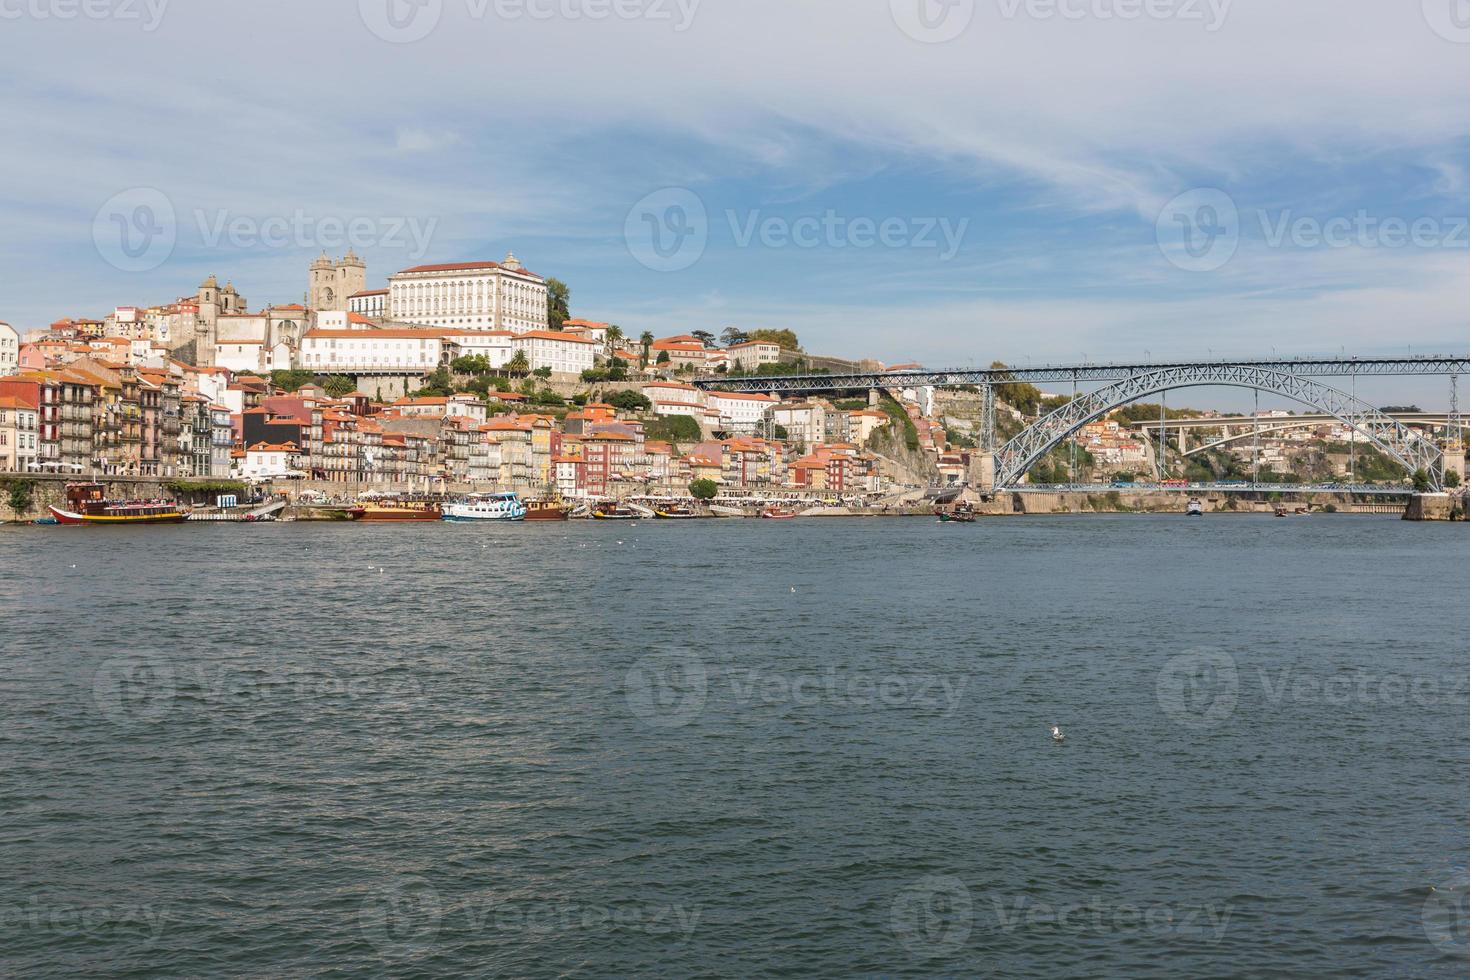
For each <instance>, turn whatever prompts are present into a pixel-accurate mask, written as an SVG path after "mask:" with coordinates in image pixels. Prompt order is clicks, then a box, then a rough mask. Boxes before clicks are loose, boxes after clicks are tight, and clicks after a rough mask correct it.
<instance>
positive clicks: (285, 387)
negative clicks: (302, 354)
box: [271, 371, 314, 392]
mask: <svg viewBox="0 0 1470 980" xmlns="http://www.w3.org/2000/svg"><path fill="white" fill-rule="evenodd" d="M313 377H314V375H313V374H312V373H311V372H310V371H272V372H271V384H273V385H275V386H276V387H277V388H279V389H280V390H282V391H286V392H296V391H300V390H301V389H302V388H303V387H305V386H306V385H309V384H311V382H312V379H313Z"/></svg>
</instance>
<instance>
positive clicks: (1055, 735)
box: [1051, 725, 1067, 743]
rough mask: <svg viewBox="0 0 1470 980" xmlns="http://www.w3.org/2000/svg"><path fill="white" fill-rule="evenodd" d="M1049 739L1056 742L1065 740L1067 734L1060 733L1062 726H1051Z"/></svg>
mask: <svg viewBox="0 0 1470 980" xmlns="http://www.w3.org/2000/svg"><path fill="white" fill-rule="evenodd" d="M1051 740H1052V741H1053V742H1058V743H1060V742H1065V741H1066V740H1067V736H1066V735H1063V734H1062V728H1061V726H1060V725H1053V726H1051Z"/></svg>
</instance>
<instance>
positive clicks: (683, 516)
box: [653, 504, 699, 521]
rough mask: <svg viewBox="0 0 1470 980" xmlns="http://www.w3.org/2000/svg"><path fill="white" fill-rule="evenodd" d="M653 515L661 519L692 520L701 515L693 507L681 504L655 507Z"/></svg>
mask: <svg viewBox="0 0 1470 980" xmlns="http://www.w3.org/2000/svg"><path fill="white" fill-rule="evenodd" d="M653 516H654V517H656V518H658V519H659V520H661V521H692V520H694V519H696V518H697V517H699V514H698V513H696V512H695V510H694V508H693V507H690V506H688V505H687V504H680V505H679V506H677V507H662V508H655V509H654V512H653Z"/></svg>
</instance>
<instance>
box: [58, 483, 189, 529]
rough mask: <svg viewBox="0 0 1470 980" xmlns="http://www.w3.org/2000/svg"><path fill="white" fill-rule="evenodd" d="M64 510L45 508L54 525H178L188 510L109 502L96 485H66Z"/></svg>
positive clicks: (161, 503) (168, 504)
mask: <svg viewBox="0 0 1470 980" xmlns="http://www.w3.org/2000/svg"><path fill="white" fill-rule="evenodd" d="M66 504H67V506H66V507H65V508H61V507H55V506H53V507H49V508H47V509H48V510H50V511H51V516H52V517H54V518H55V519H56V523H58V524H182V523H184V522H185V521H187V520H188V519H189V509H188V508H187V507H180V506H179V505H178V504H176V503H174V502H173V501H171V500H109V499H108V498H107V488H106V487H104V486H103V485H102V484H100V483H69V484H67V486H66Z"/></svg>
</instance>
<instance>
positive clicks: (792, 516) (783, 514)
mask: <svg viewBox="0 0 1470 980" xmlns="http://www.w3.org/2000/svg"><path fill="white" fill-rule="evenodd" d="M799 516H800V515H799V514H797V513H796V511H794V510H782V509H780V508H779V507H767V508H766V509H765V510H763V511H761V517H762V518H763V519H764V520H767V521H794V520H796V518H797V517H799Z"/></svg>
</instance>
